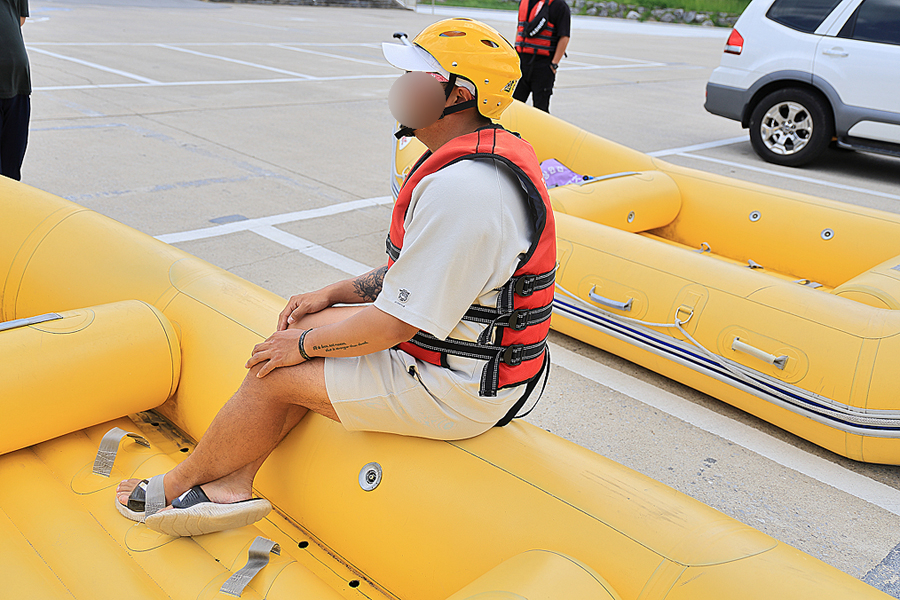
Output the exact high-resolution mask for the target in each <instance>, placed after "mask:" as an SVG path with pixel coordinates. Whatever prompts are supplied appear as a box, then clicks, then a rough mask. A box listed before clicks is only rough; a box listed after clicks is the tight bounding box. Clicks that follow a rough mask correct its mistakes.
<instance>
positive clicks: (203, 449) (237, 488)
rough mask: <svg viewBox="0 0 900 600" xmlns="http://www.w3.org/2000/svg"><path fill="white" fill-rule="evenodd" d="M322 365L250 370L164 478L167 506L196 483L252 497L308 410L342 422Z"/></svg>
mask: <svg viewBox="0 0 900 600" xmlns="http://www.w3.org/2000/svg"><path fill="white" fill-rule="evenodd" d="M356 310H359V309H357V308H356V307H346V308H345V307H341V308H333V309H328V310H325V311H322V312H320V313H316V314H314V315H308V316H307V317H306V318H304V319H301V320H300V321H299V322H298V323H296V324H294V326H295V327H298V328H300V327H302V328H309V327H315V326H318V325H322V324H325V323H329V322H335V321H339V320H342V319H344V318H346V317H347V316H349V314H352V312H355V311H356ZM324 365H325V361H324V360H323V359H314V360H311V361H308V362H305V363H301V364H299V365H295V366H293V367H282V368H279V369H275V370H274V371H272V372H271V373H269V374H268V375H267V376H266V377H264V378H262V379H260V378H258V377H256V373H257V371H258V370H259V368H260V365H257V366H256V367H254V368H252V369H250V371H249V373H248V374H247V376H246V377H245V378H244V381H243V383H242V384H241V387H240V388H239V389H238V391H237V392H236V393H235V394H234V396H232V398H231V399H230V400H229V401H228V402H227V403H226V404H225V405H224V406H223V407H222V409H221V410H220V411H219V413H218V414H217V415H216V418H215V419H214V420H213V422H212V423H211V424H210V426H209V429H207V431H206V433H205V434H204V435H203V438H202V439H201V440H200V443H198V444H197V448H196V449H195V450H194V452H193V453H192V454H191V456H189V457H188V458H187V459H186V460H185V461H184V462H182V463H181V464H179V465H178V466H176V467H175V468H174V469H173V470H172V471H170V472H169V473H167V474H166V477H165V480H164V481H165V489H166V504H170V503H171V502H172V500H174V499H175V498H177V497H178V496H180V495H181V494H182V493H184V492H186V491H187V490H189V489H190V488H191V487H193V486H195V485H204V491H205V492H206V493H207V495H208V496H209V497H210V499H211V500H213V501H216V502H232V501H235V500H243V499H246V498H249V497H250V490H251V488H252V483H253V478H254V477H255V475H256V472H257V471H258V470H259V468H260V467H261V466H262V463H263V461H265V459H266V457H267V456H268V455H269V454H270V453H271V452H272V450H274V448H275V447H276V446H277V444H278V442H280V441H281V440H282V439H283V438H284V437H285V436H286V435H287V434H288V432H290V431H291V429H293V428H294V426H296V424H297V423H299V422H300V420H301V419H302V418H303V417H304V416H305V415H306V413H307V412H308V410H313V411H315V412H318V413H319V414H322V415H324V416H326V417H329V418H331V419H333V420H335V421H339V419H338V416H337V413H335V411H334V408H333V407H332V406H331V402H330V401H329V399H328V394H327V393H326V391H325V369H324ZM137 483H138V480H136V479H130V480H127V481H123V482H122V483H120V484H119V487H118V489H117V497H118V500H119V502H121V503H123V504H125V503H126V502H127V501H128V495H129V494H130V493H131V491H132V490H133V489H134V487H135V486H136V485H137Z"/></svg>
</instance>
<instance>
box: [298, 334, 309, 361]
mask: <svg viewBox="0 0 900 600" xmlns="http://www.w3.org/2000/svg"><path fill="white" fill-rule="evenodd" d="M310 331H312V329H307V330H306V331H304V332H303V333H301V334H300V340H299V341H298V342H297V346H299V347H300V356H302V357H303V360H312V357H311V356H310V355H309V354H307V353H306V350H304V349H303V340H304V339H306V334H307V333H309V332H310Z"/></svg>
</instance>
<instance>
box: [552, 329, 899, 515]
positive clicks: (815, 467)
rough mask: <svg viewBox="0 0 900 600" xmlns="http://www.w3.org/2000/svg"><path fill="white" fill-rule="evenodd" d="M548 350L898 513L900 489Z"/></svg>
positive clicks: (578, 369) (568, 364)
mask: <svg viewBox="0 0 900 600" xmlns="http://www.w3.org/2000/svg"><path fill="white" fill-rule="evenodd" d="M550 346H551V348H550V355H551V357H552V361H553V363H554V364H556V365H559V366H560V367H562V368H564V369H566V370H568V371H571V372H573V373H576V374H578V375H581V376H582V377H585V378H587V379H590V380H591V381H594V382H596V383H599V384H600V385H602V386H605V387H607V388H609V389H611V390H615V391H617V392H619V393H621V394H625V395H626V396H628V397H630V398H633V399H635V400H637V401H638V402H641V403H643V404H646V405H647V406H652V407H653V408H655V409H657V410H660V411H663V412H665V413H666V414H669V415H671V416H673V417H675V418H677V419H680V420H682V421H684V422H686V423H690V424H691V425H694V426H695V427H699V428H700V429H703V430H704V431H707V432H709V433H712V434H714V435H717V436H719V437H721V438H724V439H726V440H728V441H730V442H733V443H735V444H738V445H740V446H743V447H744V448H746V449H748V450H751V451H752V452H755V453H756V454H759V455H760V456H764V457H766V458H768V459H769V460H771V461H774V462H776V463H778V464H779V465H782V466H785V467H788V468H790V469H793V470H794V471H797V472H798V473H802V474H804V475H806V476H807V477H811V478H813V479H815V480H817V481H821V482H822V483H824V484H826V485H829V486H831V487H833V488H835V489H837V490H840V491H842V492H845V493H847V494H850V495H852V496H856V497H857V498H860V499H862V500H865V501H866V502H869V503H871V504H874V505H875V506H879V507H881V508H883V509H884V510H886V511H888V512H891V513H893V514H895V515H900V490H895V489H894V488H892V487H890V486H887V485H884V484H883V483H879V482H877V481H875V480H874V479H871V478H869V477H866V476H865V475H860V474H858V473H854V472H853V471H850V470H849V469H845V468H844V467H842V466H840V465H836V464H834V463H832V462H829V461H827V460H825V459H822V458H819V457H818V456H814V455H812V454H810V453H808V452H806V451H804V450H801V449H800V448H795V447H794V446H791V445H790V444H787V443H785V442H782V441H781V440H778V439H776V438H774V437H772V436H770V435H768V434H766V433H763V432H762V431H759V430H757V429H754V428H752V427H750V426H748V425H744V424H743V423H739V422H737V421H732V420H731V419H729V418H728V417H724V416H722V415H720V414H718V413H716V412H713V411H711V410H709V409H708V408H704V407H702V406H699V405H697V404H694V403H692V402H689V401H687V400H685V399H684V398H680V397H679V396H676V395H675V394H672V393H670V392H667V391H665V390H661V389H659V388H657V387H656V386H653V385H651V384H649V383H646V382H644V381H641V380H640V379H637V378H635V377H632V376H631V375H627V374H625V373H622V372H620V371H617V370H615V369H611V368H609V367H607V366H605V365H601V364H600V363H597V362H595V361H593V360H591V359H589V358H585V357H584V356H581V355H579V354H576V353H574V352H572V351H571V350H566V349H565V348H562V347H561V346H557V345H556V344H551V345H550Z"/></svg>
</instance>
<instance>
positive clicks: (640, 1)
mask: <svg viewBox="0 0 900 600" xmlns="http://www.w3.org/2000/svg"><path fill="white" fill-rule="evenodd" d="M434 3H435V5H436V6H465V7H469V8H489V9H500V10H517V9H518V6H519V3H518V2H517V1H516V0H434ZM429 4H431V0H419V5H420V6H428V5H429ZM592 4H594V3H593V2H579V3H577V4H576V6H578V8H577V9H575V8H573V9H572V14H581V15H583V14H588V13H587V10H588V9H589V7H590V6H591V5H592ZM748 4H750V0H623V1H621V2H619V5H620V6H626V5H627V6H635V7H637V6H642V7H644V8H645V9H646V11H645V12H643V14H642V15H641V19H640V20H641V21H644V20H646V19H647V18H649V17H650V12H649V11H651V10H654V9H666V8H668V9H677V8H680V9H683V10H684V11H685V12H688V11H694V12H698V13H709V14H711V15H716V16H717V17H718V15H719V13H727V15H728V16H730V17H737V16H738V15H740V14H741V13H742V12H743V11H744V9H745V8H747V5H748ZM714 20H715V21H721V19H720V18H715V19H714ZM719 24H722V25H726V24H727V23H724V22H723V23H719Z"/></svg>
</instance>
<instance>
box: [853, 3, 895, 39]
mask: <svg viewBox="0 0 900 600" xmlns="http://www.w3.org/2000/svg"><path fill="white" fill-rule="evenodd" d="M838 37H842V38H851V39H854V40H863V41H866V42H879V43H882V44H896V45H900V3H898V2H897V1H896V0H865V1H864V2H863V3H862V4H860V5H859V8H857V9H856V11H855V12H854V13H853V15H852V16H851V17H850V18H849V19H847V22H846V23H845V24H844V26H843V27H842V28H841V32H840V33H839V34H838Z"/></svg>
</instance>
